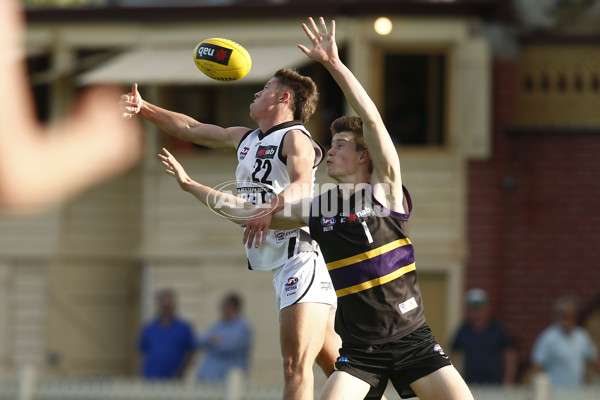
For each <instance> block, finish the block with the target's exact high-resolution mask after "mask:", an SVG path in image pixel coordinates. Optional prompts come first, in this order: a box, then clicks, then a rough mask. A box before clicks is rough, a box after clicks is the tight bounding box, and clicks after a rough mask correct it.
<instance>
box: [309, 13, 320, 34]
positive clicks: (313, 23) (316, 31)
mask: <svg viewBox="0 0 600 400" xmlns="http://www.w3.org/2000/svg"><path fill="white" fill-rule="evenodd" d="M308 22H309V23H310V27H311V28H312V29H313V31H314V32H315V34H317V33H319V28H317V24H315V21H314V20H313V19H312V18H311V17H309V18H308Z"/></svg>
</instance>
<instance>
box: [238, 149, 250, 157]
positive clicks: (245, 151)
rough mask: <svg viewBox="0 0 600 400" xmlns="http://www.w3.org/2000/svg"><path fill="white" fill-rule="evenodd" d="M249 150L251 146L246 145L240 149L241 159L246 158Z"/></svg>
mask: <svg viewBox="0 0 600 400" xmlns="http://www.w3.org/2000/svg"><path fill="white" fill-rule="evenodd" d="M248 150H250V147H244V148H243V149H242V151H240V160H243V159H244V158H246V155H248Z"/></svg>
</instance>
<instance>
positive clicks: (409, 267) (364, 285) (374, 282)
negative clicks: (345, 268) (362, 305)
mask: <svg viewBox="0 0 600 400" xmlns="http://www.w3.org/2000/svg"><path fill="white" fill-rule="evenodd" d="M416 269H417V267H416V266H415V263H412V264H410V265H407V266H406V267H402V268H400V269H397V270H396V271H394V272H392V273H390V274H387V275H384V276H381V277H379V278H375V279H372V280H370V281H366V282H363V283H359V284H358V285H354V286H349V287H347V288H344V289H339V290H336V291H335V294H337V297H342V296H346V295H349V294H353V293H357V292H361V291H363V290H367V289H371V288H372V287H375V286H379V285H383V284H384V283H388V282H390V281H393V280H394V279H396V278H399V277H401V276H402V275H404V274H406V273H408V272H411V271H414V270H416Z"/></svg>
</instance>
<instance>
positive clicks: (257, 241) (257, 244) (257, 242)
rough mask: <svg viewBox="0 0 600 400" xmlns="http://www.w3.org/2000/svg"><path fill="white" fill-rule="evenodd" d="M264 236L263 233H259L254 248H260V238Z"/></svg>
mask: <svg viewBox="0 0 600 400" xmlns="http://www.w3.org/2000/svg"><path fill="white" fill-rule="evenodd" d="M261 236H262V231H258V232H257V234H256V241H255V242H254V247H256V248H257V249H258V247H259V246H260V237H261Z"/></svg>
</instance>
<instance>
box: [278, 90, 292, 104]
mask: <svg viewBox="0 0 600 400" xmlns="http://www.w3.org/2000/svg"><path fill="white" fill-rule="evenodd" d="M290 98H291V95H290V92H283V93H281V96H279V102H281V103H287V102H289V101H290Z"/></svg>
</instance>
